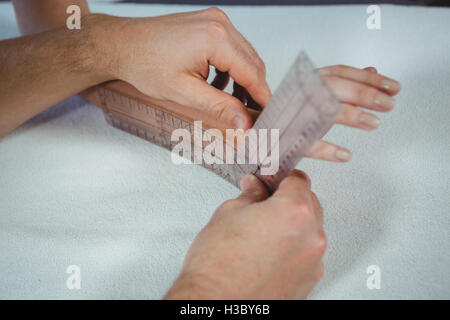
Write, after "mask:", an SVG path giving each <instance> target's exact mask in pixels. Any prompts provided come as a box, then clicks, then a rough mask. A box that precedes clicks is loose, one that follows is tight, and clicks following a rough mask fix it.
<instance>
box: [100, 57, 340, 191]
mask: <svg viewBox="0 0 450 320" xmlns="http://www.w3.org/2000/svg"><path fill="white" fill-rule="evenodd" d="M98 92H99V95H100V98H101V103H102V107H103V109H104V111H105V118H106V120H107V121H108V123H110V124H111V125H113V126H114V127H117V128H119V129H122V130H124V131H127V132H129V133H132V134H134V135H136V136H139V137H141V138H144V139H146V140H149V141H151V142H153V143H155V144H157V145H159V146H162V147H164V148H167V149H169V150H172V148H173V147H174V145H176V144H177V143H178V141H171V135H172V132H173V130H175V129H178V128H184V129H187V130H189V132H190V133H191V136H192V139H191V141H192V143H193V142H194V132H197V134H198V130H197V131H196V130H194V124H193V121H192V120H191V119H186V118H185V117H183V116H180V115H176V114H173V113H171V112H169V111H167V110H164V108H162V107H157V106H150V105H148V104H145V103H142V102H139V101H137V100H135V99H133V98H130V97H127V96H125V95H123V94H121V93H118V92H115V91H114V90H111V89H108V88H107V87H99V89H98ZM340 110H341V104H340V103H339V101H338V100H337V98H336V97H335V96H334V94H333V92H332V91H331V89H330V88H329V87H328V85H327V84H326V83H325V81H324V80H323V79H322V78H321V77H320V75H319V74H318V73H317V72H316V70H315V68H314V66H313V65H312V63H311V62H310V60H309V59H308V57H307V56H306V54H305V53H304V52H301V53H300V54H299V55H298V56H297V58H296V60H295V62H294V64H293V65H292V66H291V68H290V69H289V71H288V73H287V75H286V76H285V77H284V79H283V80H282V82H281V84H280V86H279V87H278V89H277V90H276V91H275V93H274V94H273V96H272V97H271V99H270V100H269V102H268V104H267V105H266V107H265V108H264V109H263V111H262V112H261V113H260V115H259V116H258V118H257V120H256V122H255V124H254V126H253V129H255V132H257V133H259V132H264V134H266V133H268V134H269V136H270V133H271V132H272V131H271V129H278V135H279V139H276V140H273V141H272V139H270V138H269V139H268V145H267V157H268V159H269V158H270V157H271V155H272V154H271V152H272V151H273V150H275V149H277V150H278V153H279V161H278V163H279V168H278V171H276V173H274V174H270V175H263V174H262V170H261V169H262V168H263V167H264V166H265V165H267V163H266V161H265V160H267V159H264V157H262V158H259V157H256V158H258V161H257V162H256V163H255V164H248V161H243V162H245V163H238V161H237V156H236V155H237V152H234V154H235V156H234V163H232V164H221V163H215V164H206V163H204V162H202V166H204V167H205V168H207V169H210V170H212V171H213V172H215V173H216V174H218V175H219V176H221V177H223V178H224V179H226V180H227V181H229V182H231V183H232V184H234V185H235V186H237V187H239V181H240V179H241V178H242V176H243V175H245V174H247V173H253V174H255V175H256V176H257V177H258V178H259V179H260V180H261V181H262V182H264V184H265V185H266V186H267V188H268V189H269V190H271V191H273V190H275V189H276V188H277V187H278V185H279V184H280V182H281V180H282V179H283V178H285V177H286V176H287V175H289V173H290V172H291V171H292V170H293V169H294V168H295V166H296V165H297V163H298V162H299V161H300V160H301V159H302V158H303V157H304V156H305V155H306V154H307V153H308V151H309V149H310V148H311V147H312V145H313V144H314V143H315V142H316V141H317V140H319V139H320V138H321V137H322V136H323V135H324V134H325V133H326V132H327V131H328V129H329V128H330V127H331V126H332V124H333V122H334V120H335V118H336V116H337V115H338V113H339V112H340ZM260 129H263V130H262V131H261V130H260ZM264 129H265V130H264ZM201 133H203V134H204V133H205V131H203V132H201ZM224 138H225V136H224ZM210 143H211V142H206V141H203V147H205V146H206V145H208V144H210ZM221 143H222V144H223V148H224V150H227V149H228V150H229V148H230V145H229V144H226V143H225V142H224V141H221ZM231 148H234V147H231ZM246 148H247V149H246V159H244V160H248V157H250V153H253V152H258V150H255V149H249V148H248V145H247V146H246ZM192 150H194V146H192ZM193 153H194V152H193ZM193 153H192V157H193ZM225 155H226V151H224V154H223V158H225ZM190 160H193V159H190ZM221 160H225V159H221ZM241 162H242V161H241Z"/></svg>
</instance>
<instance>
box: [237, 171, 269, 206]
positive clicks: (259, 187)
mask: <svg viewBox="0 0 450 320" xmlns="http://www.w3.org/2000/svg"><path fill="white" fill-rule="evenodd" d="M240 185H241V190H242V194H241V195H240V196H239V197H238V198H237V199H239V200H240V202H241V203H244V204H250V203H254V202H259V201H262V200H264V199H266V198H267V197H268V196H269V192H268V191H267V188H266V187H265V186H264V184H263V183H262V182H261V181H260V180H259V179H258V178H257V177H256V176H254V175H253V174H247V175H245V176H244V177H242V179H241V182H240Z"/></svg>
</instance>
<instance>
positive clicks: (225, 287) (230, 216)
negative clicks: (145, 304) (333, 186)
mask: <svg viewBox="0 0 450 320" xmlns="http://www.w3.org/2000/svg"><path fill="white" fill-rule="evenodd" d="M241 189H242V194H241V195H240V196H239V197H238V198H237V199H233V200H228V201H226V202H225V203H223V204H222V205H221V206H220V207H219V208H218V209H217V210H216V212H215V213H214V216H213V217H212V219H211V221H210V222H209V223H208V225H207V226H206V227H205V228H204V229H203V230H202V231H201V232H200V233H199V234H198V236H197V238H196V239H195V240H194V242H193V244H192V246H191V248H190V249H189V252H188V254H187V256H186V259H185V263H184V266H183V269H182V271H181V274H180V276H179V278H178V279H177V280H176V281H175V283H174V285H173V287H172V288H171V289H170V290H169V292H168V293H167V295H166V297H165V298H166V299H286V298H288V299H292V298H305V297H306V296H307V295H308V293H309V292H310V291H311V289H312V288H313V287H314V285H315V284H316V283H317V282H318V281H319V279H320V278H321V276H322V274H323V263H322V262H321V257H322V255H323V254H324V252H325V248H326V237H325V233H324V231H323V227H322V225H323V216H322V209H321V207H320V204H319V201H318V200H317V198H316V196H315V194H314V193H313V192H311V183H310V180H309V178H308V177H307V176H306V174H305V173H303V172H300V171H298V170H295V171H294V172H293V173H292V174H291V175H290V176H289V177H287V178H286V179H284V180H283V181H282V182H281V184H280V186H279V188H278V189H277V190H276V191H275V193H274V194H273V195H272V196H271V197H268V194H267V191H266V189H265V187H264V185H263V184H262V183H261V182H260V181H259V180H258V179H257V178H256V177H255V176H252V175H247V176H245V177H244V178H243V179H242V180H241Z"/></svg>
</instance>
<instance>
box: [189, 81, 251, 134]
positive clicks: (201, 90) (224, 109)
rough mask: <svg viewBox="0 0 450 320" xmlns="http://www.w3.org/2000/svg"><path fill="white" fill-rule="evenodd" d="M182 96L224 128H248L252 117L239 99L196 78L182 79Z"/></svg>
mask: <svg viewBox="0 0 450 320" xmlns="http://www.w3.org/2000/svg"><path fill="white" fill-rule="evenodd" d="M183 93H184V98H185V99H186V100H187V101H188V103H190V105H192V106H194V107H196V108H198V109H200V110H201V111H202V112H206V113H207V114H208V115H209V116H210V117H211V118H212V119H215V120H216V121H217V122H218V123H220V125H221V126H224V127H225V128H235V129H243V130H247V129H250V128H251V126H252V119H251V117H250V115H249V113H248V112H247V109H246V108H245V106H244V105H243V104H242V102H241V101H239V100H238V99H236V98H235V97H233V96H232V95H230V94H228V93H226V92H224V91H221V90H219V89H217V88H214V87H213V86H211V85H209V84H208V83H207V82H205V81H203V80H201V79H198V78H189V79H186V81H184V86H183Z"/></svg>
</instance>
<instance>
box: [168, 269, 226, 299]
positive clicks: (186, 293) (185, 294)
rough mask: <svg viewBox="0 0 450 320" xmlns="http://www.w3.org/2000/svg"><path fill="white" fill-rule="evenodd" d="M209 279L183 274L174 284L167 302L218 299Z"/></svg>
mask: <svg viewBox="0 0 450 320" xmlns="http://www.w3.org/2000/svg"><path fill="white" fill-rule="evenodd" d="M212 287H213V286H212V285H211V283H210V281H208V279H207V277H203V276H196V275H194V274H188V273H182V274H181V275H180V276H179V277H178V279H177V280H176V281H175V282H174V284H173V285H172V287H171V288H170V289H169V291H168V292H167V294H166V295H165V296H164V299H165V300H205V299H217V298H218V296H217V293H216V292H215V290H211V288H212Z"/></svg>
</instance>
